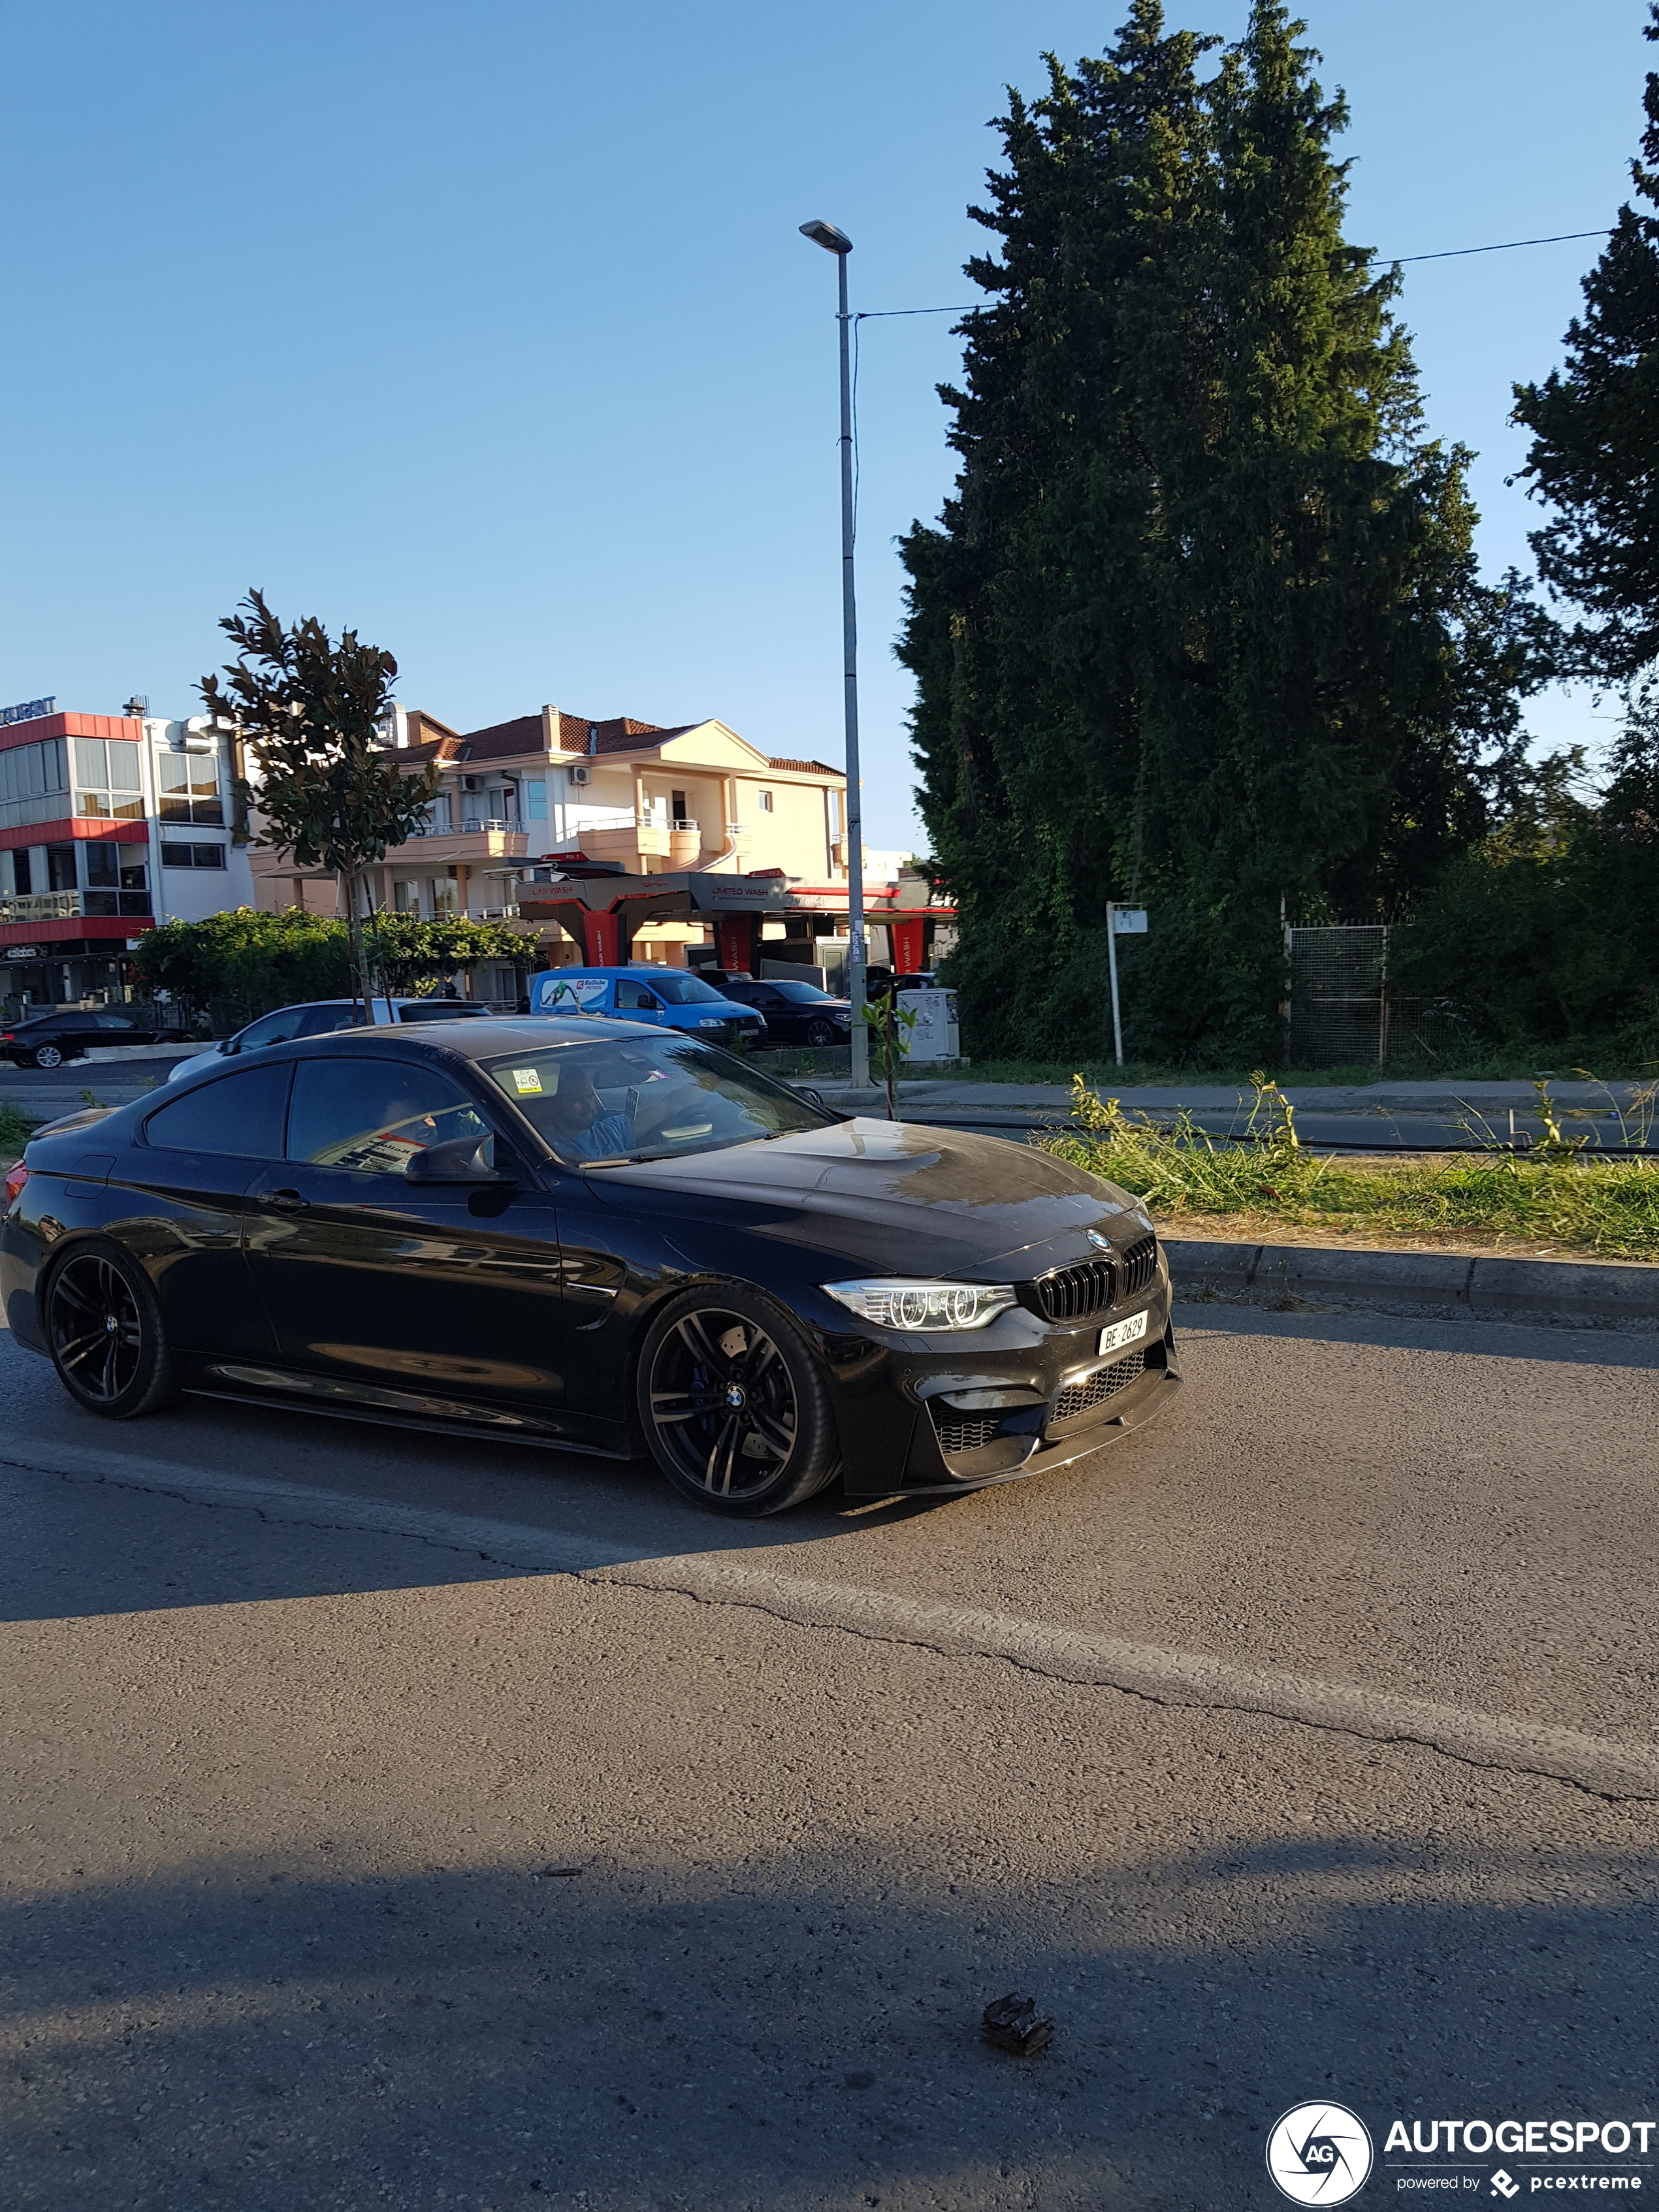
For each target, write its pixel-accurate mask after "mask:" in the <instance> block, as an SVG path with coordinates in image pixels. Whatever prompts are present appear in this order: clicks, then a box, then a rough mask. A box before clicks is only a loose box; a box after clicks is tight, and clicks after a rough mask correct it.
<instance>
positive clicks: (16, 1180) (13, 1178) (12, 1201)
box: [6, 1160, 29, 1212]
mask: <svg viewBox="0 0 1659 2212" xmlns="http://www.w3.org/2000/svg"><path fill="white" fill-rule="evenodd" d="M28 1179H29V1171H28V1170H27V1168H26V1167H25V1166H24V1165H23V1163H22V1162H21V1160H19V1161H18V1163H17V1164H16V1166H15V1167H10V1168H8V1169H7V1170H6V1206H7V1210H8V1212H9V1210H10V1209H11V1208H12V1207H13V1206H15V1205H16V1203H17V1201H18V1200H19V1199H20V1198H21V1196H22V1194H23V1185H24V1184H25V1183H26V1182H27V1181H28Z"/></svg>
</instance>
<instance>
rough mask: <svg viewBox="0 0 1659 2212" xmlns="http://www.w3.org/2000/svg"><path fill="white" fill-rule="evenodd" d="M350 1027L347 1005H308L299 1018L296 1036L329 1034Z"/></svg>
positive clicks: (349, 1010)
mask: <svg viewBox="0 0 1659 2212" xmlns="http://www.w3.org/2000/svg"><path fill="white" fill-rule="evenodd" d="M350 1027H351V1009H350V1007H349V1006H310V1007H307V1010H306V1012H304V1014H302V1015H301V1018H300V1026H299V1028H298V1030H296V1031H295V1035H296V1036H302V1037H308V1036H331V1035H332V1034H333V1032H334V1031H335V1030H349V1028H350Z"/></svg>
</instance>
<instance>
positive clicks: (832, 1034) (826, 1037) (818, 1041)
mask: <svg viewBox="0 0 1659 2212" xmlns="http://www.w3.org/2000/svg"><path fill="white" fill-rule="evenodd" d="M806 1042H807V1043H808V1044H812V1045H819V1046H823V1045H827V1044H842V1043H844V1042H846V1040H845V1038H844V1037H843V1036H842V1032H841V1030H839V1029H838V1028H837V1027H836V1024H835V1023H834V1022H826V1021H825V1020H824V1019H823V1017H822V1016H820V1017H819V1018H818V1019H817V1021H813V1022H808V1024H806Z"/></svg>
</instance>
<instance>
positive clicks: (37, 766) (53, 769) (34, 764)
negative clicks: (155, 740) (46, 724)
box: [0, 738, 143, 829]
mask: <svg viewBox="0 0 1659 2212" xmlns="http://www.w3.org/2000/svg"><path fill="white" fill-rule="evenodd" d="M129 750H134V749H133V748H129ZM140 811H143V810H142V809H141V810H140ZM69 812H70V795H69V744H68V742H67V740H66V739H64V738H45V739H44V740H42V741H41V742H40V743H39V744H33V745H9V746H8V747H7V749H6V750H5V751H3V752H0V829H23V828H24V827H25V826H26V825H27V824H28V823H32V822H59V821H62V820H63V819H64V817H66V816H67V815H68V814H69Z"/></svg>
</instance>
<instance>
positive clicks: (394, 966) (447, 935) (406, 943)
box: [366, 914, 541, 997]
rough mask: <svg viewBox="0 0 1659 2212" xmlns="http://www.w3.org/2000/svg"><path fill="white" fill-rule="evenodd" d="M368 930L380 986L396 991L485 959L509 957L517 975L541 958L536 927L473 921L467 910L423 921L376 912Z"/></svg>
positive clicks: (411, 990) (414, 989)
mask: <svg viewBox="0 0 1659 2212" xmlns="http://www.w3.org/2000/svg"><path fill="white" fill-rule="evenodd" d="M366 934H367V950H368V959H369V964H370V966H371V967H372V968H373V969H374V971H375V972H376V974H377V975H379V976H380V980H381V983H382V986H383V987H384V988H385V989H386V991H388V992H390V993H392V994H394V995H398V996H403V995H408V996H410V997H413V996H416V995H418V994H419V993H420V992H421V990H422V987H424V986H426V985H428V984H431V983H435V982H436V981H438V980H439V979H440V978H441V977H443V976H446V975H453V974H454V973H455V971H456V969H465V970H467V971H469V972H470V971H471V969H475V968H478V967H482V966H483V963H484V962H485V961H488V960H504V961H510V962H511V963H513V968H514V969H515V970H516V971H517V972H518V973H519V974H520V975H528V974H529V973H530V971H531V970H532V969H534V968H537V967H538V966H539V965H540V964H541V951H540V939H539V936H538V933H537V932H536V931H535V930H533V929H527V928H526V929H520V928H516V927H514V926H513V923H511V922H509V921H471V920H470V919H469V918H468V917H467V916H466V915H435V917H434V918H433V920H432V921H421V919H420V918H419V916H418V915H410V914H377V915H374V918H373V919H372V920H371V921H370V922H369V924H368V931H367V933H366Z"/></svg>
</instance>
